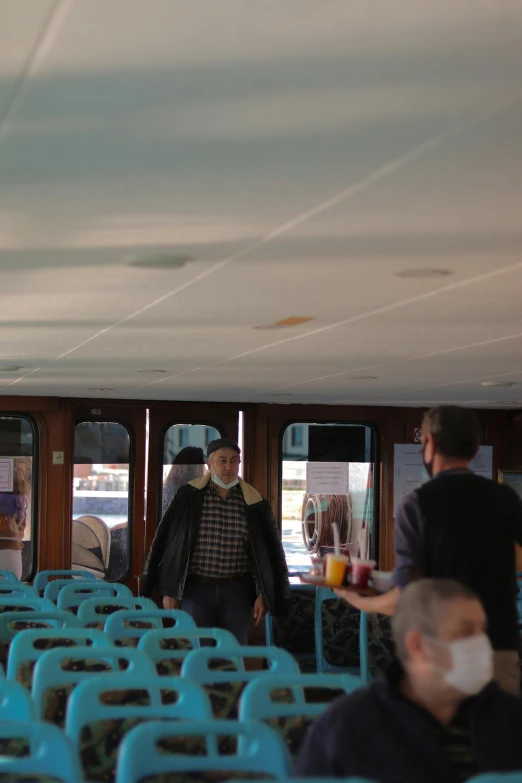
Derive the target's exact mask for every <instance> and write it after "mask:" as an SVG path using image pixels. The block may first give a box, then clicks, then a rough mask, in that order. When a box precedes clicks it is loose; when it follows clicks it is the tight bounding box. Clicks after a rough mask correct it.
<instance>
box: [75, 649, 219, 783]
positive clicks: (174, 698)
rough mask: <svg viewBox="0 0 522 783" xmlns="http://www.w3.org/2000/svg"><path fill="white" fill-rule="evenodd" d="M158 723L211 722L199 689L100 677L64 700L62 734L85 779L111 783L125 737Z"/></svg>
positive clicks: (173, 680)
mask: <svg viewBox="0 0 522 783" xmlns="http://www.w3.org/2000/svg"><path fill="white" fill-rule="evenodd" d="M133 652H135V651H133ZM144 702H147V703H144ZM159 719H163V720H170V721H172V720H183V725H187V723H186V720H204V721H210V720H212V708H211V706H210V702H209V700H208V697H207V695H206V693H205V691H204V690H203V688H202V687H201V686H200V685H198V684H197V683H195V682H192V681H191V680H183V679H181V678H180V677H164V678H163V677H162V678H159V677H155V676H153V677H141V676H140V677H139V678H137V677H136V676H132V677H131V676H128V675H126V674H117V675H115V676H111V675H109V674H104V675H102V676H101V677H94V678H91V679H90V680H88V681H86V682H83V683H81V685H78V687H77V688H76V689H75V690H74V691H73V693H72V694H71V697H70V700H69V705H68V708H67V721H66V732H67V735H68V736H69V737H70V738H71V740H72V741H73V743H74V744H75V746H76V747H77V749H78V752H79V755H80V759H81V763H82V766H83V770H84V775H85V778H86V779H87V780H104V781H105V780H111V779H112V776H113V775H114V773H115V770H116V758H117V754H118V750H119V747H120V743H121V740H122V739H123V738H124V736H125V735H126V733H127V732H128V731H129V730H130V729H131V728H132V727H133V726H135V725H137V724H138V723H141V722H143V721H149V720H159Z"/></svg>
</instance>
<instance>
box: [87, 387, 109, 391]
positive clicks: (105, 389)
mask: <svg viewBox="0 0 522 783" xmlns="http://www.w3.org/2000/svg"><path fill="white" fill-rule="evenodd" d="M89 391H114V389H110V388H109V387H108V386H105V387H104V388H103V389H89Z"/></svg>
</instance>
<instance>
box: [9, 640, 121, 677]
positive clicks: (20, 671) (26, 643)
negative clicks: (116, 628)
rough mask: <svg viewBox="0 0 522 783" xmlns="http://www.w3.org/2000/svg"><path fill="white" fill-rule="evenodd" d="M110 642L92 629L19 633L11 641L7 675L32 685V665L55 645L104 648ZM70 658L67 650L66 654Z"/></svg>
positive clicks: (61, 646)
mask: <svg viewBox="0 0 522 783" xmlns="http://www.w3.org/2000/svg"><path fill="white" fill-rule="evenodd" d="M108 644H110V642H109V641H108V640H107V639H106V638H105V636H104V635H103V633H101V631H95V630H94V629H92V628H43V629H34V630H27V631H24V633H19V634H17V635H16V636H15V638H14V639H13V641H12V642H11V647H10V649H9V657H8V663H7V678H8V679H9V680H18V681H21V682H23V684H24V685H26V686H27V687H31V675H32V669H33V668H34V666H33V664H34V663H35V662H36V661H37V660H39V658H41V657H42V655H43V654H44V653H45V652H47V650H50V649H54V647H60V648H63V647H67V648H68V649H69V650H70V648H71V647H85V646H89V645H92V646H93V647H107V645H108ZM69 657H70V653H69Z"/></svg>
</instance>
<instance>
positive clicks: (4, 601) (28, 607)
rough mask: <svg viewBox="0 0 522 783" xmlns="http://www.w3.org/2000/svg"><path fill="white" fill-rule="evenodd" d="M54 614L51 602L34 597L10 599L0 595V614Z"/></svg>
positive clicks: (54, 608)
mask: <svg viewBox="0 0 522 783" xmlns="http://www.w3.org/2000/svg"><path fill="white" fill-rule="evenodd" d="M17 611H20V612H55V611H56V606H55V605H54V604H53V602H52V601H48V600H47V599H45V598H36V597H34V596H20V597H15V596H13V597H11V596H9V595H7V596H4V595H2V594H1V593H0V613H2V612H17Z"/></svg>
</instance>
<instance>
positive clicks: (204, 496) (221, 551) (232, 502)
mask: <svg viewBox="0 0 522 783" xmlns="http://www.w3.org/2000/svg"><path fill="white" fill-rule="evenodd" d="M207 460H208V461H207V466H208V471H209V472H208V473H206V474H205V475H204V476H203V477H202V478H200V479H195V480H194V481H190V482H189V483H188V484H185V485H184V486H183V487H181V488H180V489H179V490H178V492H177V493H176V495H175V497H174V498H173V500H172V502H171V503H170V505H169V507H168V509H167V511H166V512H165V515H164V517H163V519H162V520H161V523H160V525H159V527H158V531H157V533H156V536H155V538H154V541H153V543H152V547H151V550H150V552H149V556H148V558H147V564H146V568H145V576H144V579H145V589H146V591H147V592H150V591H151V590H152V588H153V587H155V586H156V587H158V589H159V590H160V591H161V592H162V593H163V595H164V598H163V606H164V607H165V608H166V609H175V608H179V607H180V606H181V607H182V608H183V609H184V610H185V611H187V612H188V613H189V614H190V615H192V617H193V618H194V620H195V622H196V624H197V625H198V626H200V627H204V628H215V627H217V628H224V629H226V630H227V631H231V632H232V633H233V634H234V635H235V637H236V638H237V640H238V642H239V644H246V643H247V638H248V630H249V627H250V619H251V615H252V606H253V608H254V620H255V623H256V625H259V624H260V623H261V622H262V620H263V618H264V617H265V614H266V612H267V611H269V612H270V613H271V614H274V615H281V614H284V613H285V612H286V610H287V605H288V599H289V584H288V572H287V568H286V559H285V555H284V551H283V547H282V544H281V539H280V536H279V532H278V530H277V527H276V523H275V520H274V516H273V514H272V509H271V508H270V504H269V503H268V501H266V500H264V499H263V498H262V497H261V495H260V494H259V492H257V490H255V489H254V487H252V486H250V485H249V484H247V483H246V482H245V481H243V480H242V479H240V478H239V475H238V474H239V466H240V463H241V451H240V448H239V446H238V445H237V443H236V442H235V441H233V440H230V439H229V438H220V439H218V440H213V441H212V442H211V443H209V444H208V448H207Z"/></svg>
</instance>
